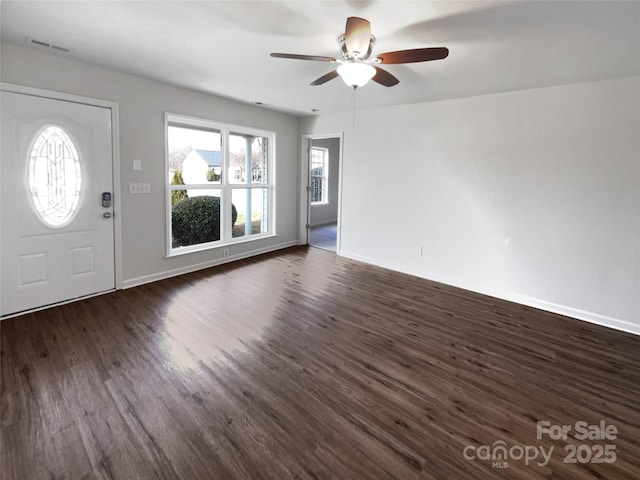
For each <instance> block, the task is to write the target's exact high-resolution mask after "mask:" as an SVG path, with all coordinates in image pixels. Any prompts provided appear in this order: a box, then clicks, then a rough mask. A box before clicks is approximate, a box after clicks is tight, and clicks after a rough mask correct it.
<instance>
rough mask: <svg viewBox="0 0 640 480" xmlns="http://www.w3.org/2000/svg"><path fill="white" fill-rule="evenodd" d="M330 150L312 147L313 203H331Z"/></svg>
mask: <svg viewBox="0 0 640 480" xmlns="http://www.w3.org/2000/svg"><path fill="white" fill-rule="evenodd" d="M328 175H329V150H328V149H326V148H323V147H311V203H312V204H318V203H329V183H328V181H327V179H328Z"/></svg>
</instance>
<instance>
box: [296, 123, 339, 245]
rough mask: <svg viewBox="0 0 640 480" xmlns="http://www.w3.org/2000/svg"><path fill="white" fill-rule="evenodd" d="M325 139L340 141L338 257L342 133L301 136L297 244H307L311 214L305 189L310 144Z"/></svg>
mask: <svg viewBox="0 0 640 480" xmlns="http://www.w3.org/2000/svg"><path fill="white" fill-rule="evenodd" d="M326 138H337V139H338V140H339V141H340V148H339V149H338V151H339V158H338V168H339V172H338V190H339V192H338V227H337V234H336V253H337V254H338V255H340V225H341V217H342V152H343V150H344V147H343V145H344V135H343V134H342V133H326V134H305V135H302V139H301V146H300V158H301V161H300V188H299V192H300V201H299V202H300V203H299V205H300V207H299V209H298V213H299V216H298V225H299V230H298V238H299V240H298V244H299V245H308V244H309V230H308V229H307V224H308V223H309V219H310V214H311V201H310V196H309V192H308V191H307V187H308V186H309V183H310V180H311V177H310V175H311V172H310V170H309V164H310V155H311V153H310V152H311V142H312V141H313V140H323V139H326Z"/></svg>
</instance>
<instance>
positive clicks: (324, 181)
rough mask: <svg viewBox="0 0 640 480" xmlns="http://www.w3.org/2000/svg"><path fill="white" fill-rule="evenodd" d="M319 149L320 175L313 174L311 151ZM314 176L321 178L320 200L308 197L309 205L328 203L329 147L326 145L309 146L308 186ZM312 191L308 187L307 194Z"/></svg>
mask: <svg viewBox="0 0 640 480" xmlns="http://www.w3.org/2000/svg"><path fill="white" fill-rule="evenodd" d="M314 150H316V151H321V152H322V159H323V160H322V164H323V168H322V172H323V174H322V175H314V174H313V151H314ZM314 178H320V179H322V183H321V184H322V200H320V201H316V202H314V201H312V200H311V199H309V203H310V204H311V205H329V149H328V148H327V147H317V146H315V145H312V146H311V151H310V158H309V186H310V187H311V184H312V181H313V179H314ZM312 193H313V191H312V190H311V189H310V190H309V194H310V195H311V194H312Z"/></svg>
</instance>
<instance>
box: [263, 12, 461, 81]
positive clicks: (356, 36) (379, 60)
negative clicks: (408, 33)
mask: <svg viewBox="0 0 640 480" xmlns="http://www.w3.org/2000/svg"><path fill="white" fill-rule="evenodd" d="M375 40H376V39H375V37H374V36H373V35H371V24H370V23H369V20H366V19H364V18H359V17H349V18H347V24H346V26H345V29H344V34H343V35H340V37H339V38H338V44H339V45H340V54H341V56H342V58H341V59H337V58H333V57H323V56H319V55H299V54H294V53H272V54H271V56H272V57H276V58H290V59H294V60H313V61H316V62H329V63H339V64H340V66H339V67H338V68H336V69H335V70H333V71H331V72H329V73H327V74H326V75H323V76H322V77H320V78H318V79H317V80H314V81H313V82H311V85H314V86H315V85H322V84H324V83H327V82H328V81H329V80H333V79H334V78H336V77H338V76H340V77H341V78H342V79H343V80H344V82H345V83H346V84H347V85H349V86H351V87H354V88H357V87H362V86H363V85H365V84H366V83H367V82H368V81H369V80H373V81H374V82H377V83H379V84H380V85H384V86H385V87H393V86H394V85H397V84H398V83H399V82H400V80H398V79H397V78H396V77H395V76H393V75H392V74H390V73H389V72H387V71H386V70H383V69H382V68H380V67H378V66H377V65H379V64H384V65H392V64H399V63H417V62H428V61H431V60H441V59H443V58H446V57H447V56H448V55H449V49H448V48H445V47H435V48H414V49H411V50H398V51H395V52H387V53H381V54H379V55H377V56H374V57H372V56H371V52H372V50H373V44H374V43H375Z"/></svg>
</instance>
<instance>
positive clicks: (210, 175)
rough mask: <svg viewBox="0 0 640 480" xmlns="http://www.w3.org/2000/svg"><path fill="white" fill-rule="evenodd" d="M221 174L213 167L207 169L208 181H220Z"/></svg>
mask: <svg viewBox="0 0 640 480" xmlns="http://www.w3.org/2000/svg"><path fill="white" fill-rule="evenodd" d="M219 181H220V175H218V174H217V173H216V171H215V170H214V169H213V168H212V169H210V170H207V182H219Z"/></svg>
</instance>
